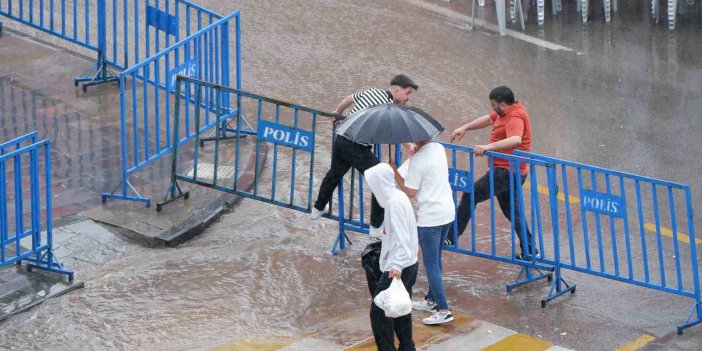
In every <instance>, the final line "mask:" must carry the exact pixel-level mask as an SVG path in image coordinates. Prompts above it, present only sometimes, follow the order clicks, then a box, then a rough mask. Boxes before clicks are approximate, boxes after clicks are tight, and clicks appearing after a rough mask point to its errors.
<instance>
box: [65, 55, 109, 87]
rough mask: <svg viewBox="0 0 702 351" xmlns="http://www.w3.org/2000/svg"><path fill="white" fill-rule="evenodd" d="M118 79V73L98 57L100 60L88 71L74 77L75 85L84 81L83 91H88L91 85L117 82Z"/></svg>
mask: <svg viewBox="0 0 702 351" xmlns="http://www.w3.org/2000/svg"><path fill="white" fill-rule="evenodd" d="M118 80H119V78H118V77H117V74H116V73H115V72H113V71H112V70H111V69H109V68H108V67H107V63H105V62H104V61H102V60H101V59H99V58H98V61H97V62H95V64H93V66H92V67H90V69H88V71H87V72H85V73H84V74H83V75H82V76H78V77H76V78H75V79H73V85H75V86H78V84H80V83H83V84H82V88H83V92H84V93H87V92H88V87H89V86H91V85H99V84H105V83H110V82H117V81H118Z"/></svg>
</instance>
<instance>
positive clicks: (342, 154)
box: [310, 74, 419, 237]
mask: <svg viewBox="0 0 702 351" xmlns="http://www.w3.org/2000/svg"><path fill="white" fill-rule="evenodd" d="M418 88H419V87H418V86H417V84H415V83H414V82H413V81H412V79H410V78H409V77H407V76H406V75H404V74H400V75H397V76H395V77H393V78H392V80H391V81H390V89H389V90H384V89H376V88H371V89H367V90H364V91H360V92H357V93H355V94H352V95H349V96H347V97H346V98H344V100H342V101H341V103H340V104H339V106H338V107H337V108H336V110H334V113H336V114H338V115H340V114H342V113H344V111H346V109H348V108H349V106H351V105H353V108H352V109H351V113H350V114H354V113H356V112H358V111H361V110H363V109H366V108H368V107H371V106H376V105H382V104H390V103H393V102H394V103H396V104H403V105H404V104H406V103H407V102H408V101H409V100H410V97H411V96H412V93H413V92H414V91H416V90H417V89H418ZM371 148H372V145H368V144H359V143H354V142H353V141H351V140H349V139H347V138H346V137H345V136H343V135H338V134H337V135H336V141H335V142H334V146H333V149H332V158H331V167H330V169H329V171H328V172H327V174H326V175H325V176H324V180H322V184H321V185H320V187H319V193H318V194H317V201H316V202H315V203H314V207H313V208H312V213H311V215H310V216H311V218H312V219H318V218H319V217H321V216H322V214H323V213H324V212H328V211H329V201H330V200H331V198H332V195H333V194H334V189H335V188H336V187H337V185H339V182H340V181H341V179H342V178H343V177H344V174H346V172H348V171H349V169H350V168H351V167H353V168H355V169H357V170H358V171H359V172H361V173H364V172H365V171H366V170H367V169H368V168H371V167H373V166H375V165H377V164H378V163H380V161H379V160H378V159H377V158H376V157H375V155H374V154H373V151H372V150H371ZM370 222H371V223H370V224H371V228H370V235H371V236H375V237H379V236H380V233H381V232H382V228H381V226H382V224H383V208H382V207H380V206H379V205H378V202H377V201H376V199H375V197H372V199H371V221H370Z"/></svg>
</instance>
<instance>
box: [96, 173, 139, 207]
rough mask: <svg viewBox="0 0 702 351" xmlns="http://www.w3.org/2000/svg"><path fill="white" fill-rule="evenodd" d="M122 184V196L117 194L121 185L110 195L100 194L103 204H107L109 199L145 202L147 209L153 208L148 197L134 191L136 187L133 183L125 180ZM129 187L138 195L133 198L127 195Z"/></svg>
mask: <svg viewBox="0 0 702 351" xmlns="http://www.w3.org/2000/svg"><path fill="white" fill-rule="evenodd" d="M122 182H123V186H122V193H121V194H119V193H115V190H117V188H118V187H119V185H118V186H117V188H115V189H114V190H112V192H110V193H102V194H100V198H101V199H102V203H105V201H107V199H117V200H127V201H137V202H143V203H144V204H146V207H150V206H151V199H149V198H148V197H143V196H141V194H139V192H138V191H137V190H136V189H134V186H132V183H130V182H129V180H128V179H123V180H122ZM127 186H129V188H131V189H132V191H133V192H134V193H135V194H136V196H131V195H128V194H127Z"/></svg>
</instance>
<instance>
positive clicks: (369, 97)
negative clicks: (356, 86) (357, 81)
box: [350, 88, 392, 114]
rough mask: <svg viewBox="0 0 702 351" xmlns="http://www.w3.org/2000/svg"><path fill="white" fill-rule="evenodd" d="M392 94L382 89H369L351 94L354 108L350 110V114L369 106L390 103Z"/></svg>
mask: <svg viewBox="0 0 702 351" xmlns="http://www.w3.org/2000/svg"><path fill="white" fill-rule="evenodd" d="M391 96H392V94H390V92H389V91H387V90H383V89H376V88H371V89H367V90H364V91H361V92H358V93H355V94H353V102H354V106H353V109H351V112H350V113H351V114H354V113H355V112H358V111H360V110H363V109H366V108H368V107H371V106H376V105H382V104H389V103H392V98H391Z"/></svg>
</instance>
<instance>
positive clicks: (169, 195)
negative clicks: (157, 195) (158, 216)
mask: <svg viewBox="0 0 702 351" xmlns="http://www.w3.org/2000/svg"><path fill="white" fill-rule="evenodd" d="M176 190H178V193H177V194H176ZM181 197H182V198H183V199H185V200H187V199H188V198H190V191H185V192H184V191H183V190H181V189H180V185H178V182H173V183H171V184H170V185H169V186H168V190H166V193H165V194H164V195H163V200H162V201H161V202H157V203H156V211H158V212H161V209H162V208H163V205H165V204H168V203H171V202H173V201H175V200H178V199H180V198H181Z"/></svg>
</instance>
